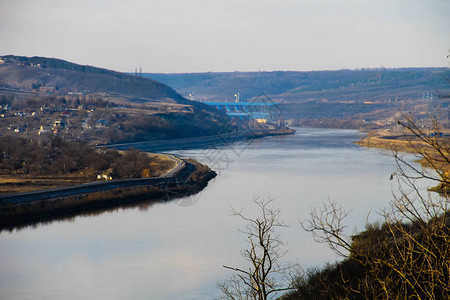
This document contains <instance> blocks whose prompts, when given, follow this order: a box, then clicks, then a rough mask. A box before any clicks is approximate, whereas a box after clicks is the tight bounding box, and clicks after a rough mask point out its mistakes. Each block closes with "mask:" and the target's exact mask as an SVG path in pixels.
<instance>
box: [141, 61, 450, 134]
mask: <svg viewBox="0 0 450 300" xmlns="http://www.w3.org/2000/svg"><path fill="white" fill-rule="evenodd" d="M144 76H145V77H148V78H152V79H155V80H158V81H161V82H163V83H166V84H169V85H170V86H172V87H173V88H174V89H176V90H177V92H179V93H180V94H182V95H183V96H185V97H190V96H189V94H191V95H192V96H191V97H190V98H191V99H192V98H193V99H194V100H198V101H218V100H220V101H234V100H235V96H234V95H235V94H236V93H237V92H239V94H240V96H241V99H242V100H243V101H258V99H259V98H260V97H261V96H260V95H262V94H263V95H264V97H268V98H269V99H271V101H273V102H277V103H282V105H280V107H281V108H282V109H283V112H284V115H285V118H286V119H293V120H294V121H295V122H297V123H298V122H300V125H305V122H306V123H308V122H309V123H310V124H312V125H315V126H321V125H323V123H326V122H328V123H330V124H329V125H331V126H332V125H333V122H334V124H335V125H336V124H337V125H336V126H343V125H342V124H341V123H342V122H337V121H339V120H348V121H349V122H350V121H355V120H358V121H359V122H356V123H355V122H353V125H352V124H350V125H352V126H362V125H363V124H364V123H367V122H371V123H372V125H373V126H375V125H376V124H377V123H378V124H381V123H383V124H386V123H389V122H391V121H392V120H389V118H390V117H392V116H394V115H395V114H396V113H401V112H406V111H416V112H419V113H425V112H427V111H431V110H436V109H440V108H441V107H442V106H443V107H446V106H447V105H448V103H447V102H446V101H445V98H446V97H447V98H448V95H449V94H450V84H449V80H450V71H449V69H448V68H404V69H367V70H339V71H310V72H283V71H276V72H233V73H187V74H144ZM318 120H321V121H323V122H322V123H321V122H319V121H318ZM302 122H303V123H302ZM338 123H339V124H340V125H339V124H338Z"/></svg>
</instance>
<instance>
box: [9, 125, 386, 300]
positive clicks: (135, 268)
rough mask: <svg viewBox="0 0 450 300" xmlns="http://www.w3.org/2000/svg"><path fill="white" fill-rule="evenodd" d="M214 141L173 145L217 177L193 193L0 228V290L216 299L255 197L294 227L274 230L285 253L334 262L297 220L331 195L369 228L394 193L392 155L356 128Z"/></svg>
mask: <svg viewBox="0 0 450 300" xmlns="http://www.w3.org/2000/svg"><path fill="white" fill-rule="evenodd" d="M296 130H297V133H296V134H295V135H289V136H279V137H266V138H262V139H257V140H252V141H241V142H238V143H236V144H226V145H221V146H220V147H219V146H218V147H209V148H206V149H198V150H185V151H175V152H172V153H175V154H176V155H179V156H183V157H195V158H197V159H198V160H199V161H201V162H204V163H206V164H208V165H210V166H211V168H212V169H214V170H216V171H217V173H218V176H217V177H216V178H215V179H213V180H212V181H211V182H210V183H209V185H208V186H207V187H206V188H205V189H204V190H203V191H202V192H200V193H199V194H197V195H195V196H191V197H186V198H183V199H175V200H174V201H171V202H167V203H158V204H154V205H150V206H143V205H141V206H138V207H133V208H126V209H125V208H124V209H122V208H119V209H116V210H113V211H110V212H106V213H103V214H101V215H96V216H92V217H87V216H80V217H76V218H73V219H71V220H69V221H57V222H53V223H50V224H46V225H38V226H36V227H34V228H33V227H28V228H25V229H21V230H18V231H14V232H11V233H9V232H2V233H0V266H1V267H0V299H22V300H23V299H47V300H50V299H212V298H214V297H216V296H218V295H220V293H219V291H218V288H217V287H216V284H217V282H218V281H223V280H225V279H226V278H228V277H229V276H230V275H231V271H229V270H226V269H224V268H223V267H222V265H224V264H226V265H231V266H236V267H240V266H244V263H245V262H244V260H243V258H242V257H241V256H240V250H241V249H244V248H245V247H246V241H245V235H243V234H242V233H240V232H239V231H238V230H237V229H238V227H242V226H244V225H245V223H244V222H243V221H242V220H241V219H239V218H237V217H234V216H231V207H234V208H236V209H239V210H241V209H243V212H244V214H246V215H248V216H250V217H251V216H254V215H255V214H256V207H255V205H254V203H253V201H254V199H255V198H257V197H271V198H273V199H274V205H275V206H276V207H278V208H279V209H280V210H281V216H282V218H283V220H284V221H285V222H286V223H287V224H289V225H290V226H289V227H288V228H285V229H281V230H280V234H281V239H282V240H284V241H285V242H287V246H286V249H287V250H288V253H287V255H286V256H285V259H289V260H298V262H299V263H300V264H301V265H302V266H303V268H305V269H306V268H308V267H311V266H316V265H322V264H324V263H325V262H327V261H335V260H336V259H337V257H336V256H335V255H334V253H332V252H331V251H330V250H329V249H328V248H327V247H326V246H325V245H321V244H317V243H316V242H314V240H313V238H312V236H311V234H310V233H307V232H304V231H303V230H302V228H301V226H300V224H299V220H302V219H305V218H307V217H308V214H309V211H310V209H311V208H313V207H317V206H320V204H321V203H322V202H323V201H328V199H331V200H336V201H338V202H339V203H341V204H342V205H343V206H344V207H346V208H348V209H351V210H352V212H351V214H350V215H349V218H348V220H347V224H348V225H349V232H353V230H354V228H355V227H356V228H358V229H364V223H365V221H366V218H367V215H368V213H369V212H371V214H370V217H369V219H371V220H374V219H376V217H377V214H376V212H377V210H379V209H382V208H383V207H385V206H386V205H387V203H388V202H389V200H391V199H392V191H393V190H395V181H394V180H393V181H390V180H389V177H390V174H391V173H393V172H394V171H395V162H394V159H393V158H392V157H391V156H389V155H387V154H388V153H387V152H385V151H380V150H376V149H367V148H362V147H359V146H357V145H355V144H353V143H352V142H354V141H357V140H359V139H360V138H362V137H363V134H361V133H359V132H358V131H355V130H337V129H304V128H296Z"/></svg>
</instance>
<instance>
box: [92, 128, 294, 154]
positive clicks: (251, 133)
mask: <svg viewBox="0 0 450 300" xmlns="http://www.w3.org/2000/svg"><path fill="white" fill-rule="evenodd" d="M294 133H295V130H293V129H290V128H286V129H278V130H247V131H241V132H237V131H235V132H226V133H222V134H216V135H208V136H201V137H193V138H185V139H172V140H158V141H142V142H131V143H120V144H108V145H102V146H98V147H107V148H112V149H117V150H127V149H129V148H136V149H139V150H141V151H145V152H161V151H170V150H180V149H183V150H185V149H195V148H204V147H208V146H212V145H221V144H228V143H233V142H237V141H241V140H245V139H257V138H262V137H266V136H276V135H288V134H294Z"/></svg>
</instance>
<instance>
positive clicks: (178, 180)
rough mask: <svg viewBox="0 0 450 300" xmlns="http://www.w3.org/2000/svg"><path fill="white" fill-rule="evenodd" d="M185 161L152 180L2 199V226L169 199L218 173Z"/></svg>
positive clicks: (193, 189) (195, 189)
mask: <svg viewBox="0 0 450 300" xmlns="http://www.w3.org/2000/svg"><path fill="white" fill-rule="evenodd" d="M184 163H185V166H184V167H183V169H182V170H180V171H179V172H178V173H177V174H173V176H169V177H165V178H162V179H160V180H156V181H153V182H152V181H142V184H140V185H136V186H127V187H118V188H111V189H108V190H100V191H89V192H85V193H77V194H74V195H70V196H61V197H53V198H44V199H40V200H36V201H23V202H18V203H13V202H7V201H4V199H2V203H1V205H0V230H13V229H17V228H21V227H25V226H30V225H34V224H38V223H47V222H51V221H54V220H60V219H67V218H73V217H75V216H77V215H81V214H93V213H94V214H98V213H101V212H104V211H107V210H111V209H117V208H120V207H128V206H136V205H149V204H152V203H156V202H161V201H170V200H173V199H176V198H180V197H185V196H188V195H192V194H196V193H198V192H200V191H201V190H202V189H203V188H204V187H206V186H207V184H208V182H209V181H210V180H211V179H213V178H214V177H215V176H216V173H215V172H214V171H212V170H211V169H210V168H209V167H207V166H205V165H202V164H200V163H198V162H195V161H193V160H184Z"/></svg>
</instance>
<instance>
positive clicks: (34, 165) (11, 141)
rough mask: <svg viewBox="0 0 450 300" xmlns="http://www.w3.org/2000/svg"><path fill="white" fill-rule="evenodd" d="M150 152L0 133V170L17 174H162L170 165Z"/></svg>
mask: <svg viewBox="0 0 450 300" xmlns="http://www.w3.org/2000/svg"><path fill="white" fill-rule="evenodd" d="M171 164H172V163H171V162H170V161H162V160H160V159H158V158H155V157H151V156H149V155H148V154H147V153H144V152H141V151H138V150H134V149H130V150H129V151H126V152H124V153H121V152H119V151H117V150H112V149H106V148H105V149H96V148H93V147H92V146H89V145H88V144H87V143H85V142H73V141H64V140H63V139H61V138H60V137H58V136H56V137H53V138H51V139H45V138H42V139H39V138H37V139H26V138H20V137H13V136H3V137H0V171H1V172H2V173H3V174H6V175H11V176H17V175H27V176H53V175H66V176H68V175H74V176H81V177H86V178H88V179H95V178H96V176H97V175H99V174H104V173H107V174H108V175H110V176H112V177H113V178H120V179H122V178H139V177H150V176H154V175H155V174H160V173H161V171H162V170H165V169H167V168H168V167H170V166H171Z"/></svg>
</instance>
